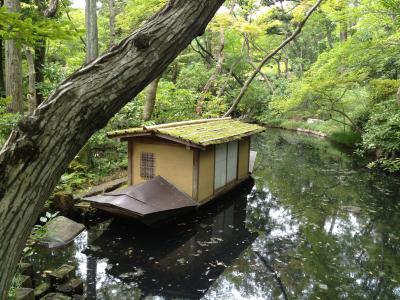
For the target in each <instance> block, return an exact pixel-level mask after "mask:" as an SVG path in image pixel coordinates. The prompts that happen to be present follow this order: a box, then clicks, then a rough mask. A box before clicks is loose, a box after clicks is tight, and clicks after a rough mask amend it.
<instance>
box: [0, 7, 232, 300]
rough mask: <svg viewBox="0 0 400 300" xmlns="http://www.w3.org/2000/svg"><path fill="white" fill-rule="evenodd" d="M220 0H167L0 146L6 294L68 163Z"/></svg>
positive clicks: (1, 286)
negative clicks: (29, 238)
mask: <svg viewBox="0 0 400 300" xmlns="http://www.w3.org/2000/svg"><path fill="white" fill-rule="evenodd" d="M223 2H224V1H223V0H213V1H210V0H170V2H169V3H168V4H167V5H166V6H165V7H164V8H163V9H162V10H161V11H160V12H159V13H158V14H156V15H155V16H154V17H152V18H151V19H150V20H149V21H148V22H147V23H146V24H144V25H143V27H142V28H141V29H138V30H137V31H135V32H134V33H132V34H131V35H130V36H129V37H127V38H126V39H125V40H123V41H122V42H121V43H119V44H118V45H116V46H114V47H113V48H112V49H110V50H109V51H108V52H106V53H105V54H103V55H102V56H100V57H99V58H97V59H96V60H95V61H92V62H91V63H89V64H87V65H85V66H83V67H82V68H81V69H79V70H78V71H76V72H75V73H74V74H72V75H71V76H70V77H69V78H67V79H66V80H65V81H64V82H62V83H61V84H60V86H59V87H58V88H57V89H56V90H55V91H54V93H53V94H52V95H51V96H50V97H49V98H48V99H47V100H46V101H45V102H43V103H42V104H41V105H40V106H39V107H38V108H37V109H36V110H35V111H34V113H33V114H32V115H30V116H28V117H25V118H23V119H22V120H21V121H20V122H19V124H18V128H17V129H16V130H14V131H13V132H12V133H11V135H10V137H9V138H8V140H7V142H6V143H5V145H4V146H3V149H2V150H1V152H0V266H1V270H2V272H1V276H0V295H1V298H2V299H5V298H6V296H7V291H8V288H9V286H10V282H11V279H12V277H13V274H14V272H15V269H16V266H17V263H18V260H19V258H20V253H21V251H22V249H23V248H24V246H25V242H26V239H27V238H28V236H29V233H30V232H31V229H32V226H33V225H34V223H35V221H36V220H37V217H38V215H39V213H40V211H41V208H42V207H43V205H44V203H45V201H46V199H47V198H48V197H49V196H50V194H51V192H52V191H53V189H54V187H55V186H56V184H57V182H58V180H59V178H60V177H61V175H62V174H63V173H64V172H65V171H66V169H67V167H68V164H69V162H70V161H71V160H72V159H73V158H74V157H75V155H76V154H77V153H78V151H79V149H80V148H81V147H82V146H83V145H84V144H85V142H86V141H87V140H88V139H89V138H90V136H91V135H92V134H93V133H94V132H96V131H97V130H98V129H100V128H102V127H104V126H105V125H106V123H107V122H108V120H109V119H110V118H111V117H112V116H113V115H114V114H116V113H117V112H118V111H119V110H120V109H121V108H122V107H123V106H124V105H125V104H126V103H127V102H128V101H130V100H132V99H133V98H134V97H135V96H136V95H137V94H138V93H139V92H140V91H141V90H143V89H144V88H145V87H146V86H147V85H148V84H149V83H150V82H151V81H152V80H154V79H155V78H156V77H157V76H159V74H161V73H162V72H163V71H164V70H165V68H166V67H167V66H168V65H169V64H170V63H171V62H172V61H173V60H174V59H175V58H176V56H177V55H178V54H179V53H180V52H181V51H182V50H183V49H185V48H186V47H187V46H188V45H189V43H190V42H191V40H192V39H193V38H194V37H196V36H198V35H201V34H202V33H203V32H204V30H205V27H206V26H207V24H208V22H209V21H210V20H211V18H212V17H213V16H214V14H215V13H216V11H217V10H218V8H219V7H220V6H221V5H222V3H223Z"/></svg>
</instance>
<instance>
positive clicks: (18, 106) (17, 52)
mask: <svg viewBox="0 0 400 300" xmlns="http://www.w3.org/2000/svg"><path fill="white" fill-rule="evenodd" d="M4 5H5V6H6V7H7V9H8V11H9V12H19V11H20V10H21V5H20V2H19V0H6V1H4ZM5 75H6V76H5V86H6V96H7V97H11V98H12V100H11V103H10V105H9V107H8V109H9V111H10V112H14V113H20V114H23V113H24V98H23V86H22V57H21V48H20V47H19V46H18V45H17V42H16V41H15V40H6V41H5Z"/></svg>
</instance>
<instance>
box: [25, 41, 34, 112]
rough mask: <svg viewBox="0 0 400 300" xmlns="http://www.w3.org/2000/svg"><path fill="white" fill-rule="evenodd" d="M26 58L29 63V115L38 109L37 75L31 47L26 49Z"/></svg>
mask: <svg viewBox="0 0 400 300" xmlns="http://www.w3.org/2000/svg"><path fill="white" fill-rule="evenodd" d="M25 56H26V61H27V63H28V96H27V98H28V102H29V113H33V111H34V110H35V108H36V107H37V99H36V73H35V62H34V59H33V55H32V51H31V49H30V48H29V47H25Z"/></svg>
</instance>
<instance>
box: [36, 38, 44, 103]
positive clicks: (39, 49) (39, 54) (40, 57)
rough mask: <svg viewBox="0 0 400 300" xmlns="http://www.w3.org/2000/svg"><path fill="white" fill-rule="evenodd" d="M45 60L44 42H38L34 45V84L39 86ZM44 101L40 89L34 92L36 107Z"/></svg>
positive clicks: (42, 78) (41, 80) (42, 80)
mask: <svg viewBox="0 0 400 300" xmlns="http://www.w3.org/2000/svg"><path fill="white" fill-rule="evenodd" d="M45 60H46V40H38V41H37V42H36V45H35V61H34V65H35V74H36V75H35V76H36V84H41V83H43V82H44V64H45ZM43 100H44V95H43V94H42V92H41V90H40V88H39V89H37V91H36V101H37V105H39V104H40V103H42V102H43Z"/></svg>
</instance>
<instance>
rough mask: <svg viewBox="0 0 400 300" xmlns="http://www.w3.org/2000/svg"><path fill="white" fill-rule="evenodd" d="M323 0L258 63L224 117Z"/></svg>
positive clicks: (297, 33)
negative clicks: (290, 33)
mask: <svg viewBox="0 0 400 300" xmlns="http://www.w3.org/2000/svg"><path fill="white" fill-rule="evenodd" d="M322 1H323V0H318V1H317V3H316V4H315V5H314V6H313V7H312V8H311V9H310V11H309V12H308V13H307V14H306V16H305V18H304V20H303V21H301V22H300V23H299V24H298V26H297V28H296V30H295V31H294V32H293V33H292V35H291V36H290V37H288V38H287V39H286V40H284V41H283V42H282V44H280V45H279V47H277V48H276V49H275V50H274V51H272V52H271V53H270V54H269V55H267V56H266V57H265V58H264V59H263V60H262V62H261V63H260V64H259V65H258V67H257V69H256V70H254V72H253V73H252V74H251V75H250V77H249V78H248V79H247V80H246V82H245V84H244V86H243V87H242V89H241V91H240V93H239V95H238V96H237V98H236V99H235V101H234V102H233V104H232V106H231V108H229V110H228V111H227V112H226V113H225V114H224V117H227V116H229V115H230V114H231V113H232V112H233V111H234V110H235V109H236V106H237V105H238V104H239V102H240V100H242V98H243V96H244V94H245V93H246V91H247V90H248V88H249V86H250V84H251V82H252V81H253V79H254V78H255V77H256V75H257V74H258V72H259V71H261V68H262V67H263V66H264V65H265V64H266V63H267V62H268V61H269V60H270V59H271V58H272V57H274V56H275V55H276V54H277V53H278V52H279V51H281V50H282V49H283V48H284V47H285V46H286V45H287V44H289V43H290V42H291V41H292V40H294V39H295V38H296V37H297V35H299V34H300V32H301V30H302V29H303V27H304V25H305V24H306V22H307V20H308V19H309V18H310V16H311V15H312V13H313V12H314V11H315V10H316V9H317V8H318V6H319V5H320V4H321V2H322Z"/></svg>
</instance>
